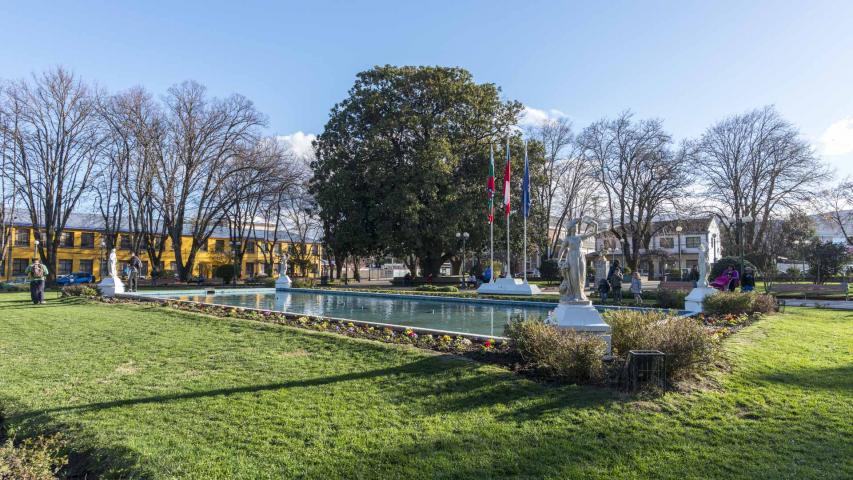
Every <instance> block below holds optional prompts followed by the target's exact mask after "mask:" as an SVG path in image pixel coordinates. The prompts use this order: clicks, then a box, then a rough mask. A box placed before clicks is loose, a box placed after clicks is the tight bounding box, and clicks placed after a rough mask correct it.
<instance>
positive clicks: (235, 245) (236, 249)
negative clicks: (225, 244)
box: [231, 240, 240, 286]
mask: <svg viewBox="0 0 853 480" xmlns="http://www.w3.org/2000/svg"><path fill="white" fill-rule="evenodd" d="M239 251H240V241H239V240H234V241H232V242H231V255H232V256H233V257H234V272H233V275H231V284H232V285H234V286H237V275H238V274H239V272H240V267H239V266H238V264H237V260H238V258H237V253H238V252H239Z"/></svg>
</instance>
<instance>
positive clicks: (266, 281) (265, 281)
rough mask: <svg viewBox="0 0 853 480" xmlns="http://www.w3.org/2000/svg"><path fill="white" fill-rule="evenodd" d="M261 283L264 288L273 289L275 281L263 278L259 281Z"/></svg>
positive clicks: (270, 278)
mask: <svg viewBox="0 0 853 480" xmlns="http://www.w3.org/2000/svg"><path fill="white" fill-rule="evenodd" d="M261 283H263V284H264V286H265V287H274V286H275V279H274V278H272V277H265V278H263V279H262V280H261Z"/></svg>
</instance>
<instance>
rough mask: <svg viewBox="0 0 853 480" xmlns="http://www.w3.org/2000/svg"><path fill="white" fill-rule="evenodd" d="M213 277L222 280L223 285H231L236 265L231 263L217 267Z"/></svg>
mask: <svg viewBox="0 0 853 480" xmlns="http://www.w3.org/2000/svg"><path fill="white" fill-rule="evenodd" d="M213 276H214V277H216V278H221V279H222V283H224V284H226V285H227V284H229V283H231V280H233V279H234V265H232V264H230V263H223V264H222V265H217V266H216V267H214V269H213Z"/></svg>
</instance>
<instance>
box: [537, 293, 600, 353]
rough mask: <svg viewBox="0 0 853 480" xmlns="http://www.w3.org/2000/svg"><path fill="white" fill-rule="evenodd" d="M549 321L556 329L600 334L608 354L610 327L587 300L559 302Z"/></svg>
mask: <svg viewBox="0 0 853 480" xmlns="http://www.w3.org/2000/svg"><path fill="white" fill-rule="evenodd" d="M550 320H551V323H553V324H554V325H556V326H557V328H567V329H571V330H575V331H578V332H591V333H596V334H600V335H601V336H602V338H603V339H604V341H605V342H607V353H608V354H610V325H608V324H606V323H604V321H603V320H602V319H601V314H600V313H598V310H596V309H595V307H593V306H592V302H590V301H589V300H586V301H581V302H565V303H564V302H560V304H559V305H557V308H555V309H554V311H553V312H551V316H550Z"/></svg>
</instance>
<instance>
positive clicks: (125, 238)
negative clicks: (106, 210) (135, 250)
mask: <svg viewBox="0 0 853 480" xmlns="http://www.w3.org/2000/svg"><path fill="white" fill-rule="evenodd" d="M131 243H132V242H131V241H130V235H122V236H121V239H120V240H119V248H121V249H122V250H130V245H131Z"/></svg>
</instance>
